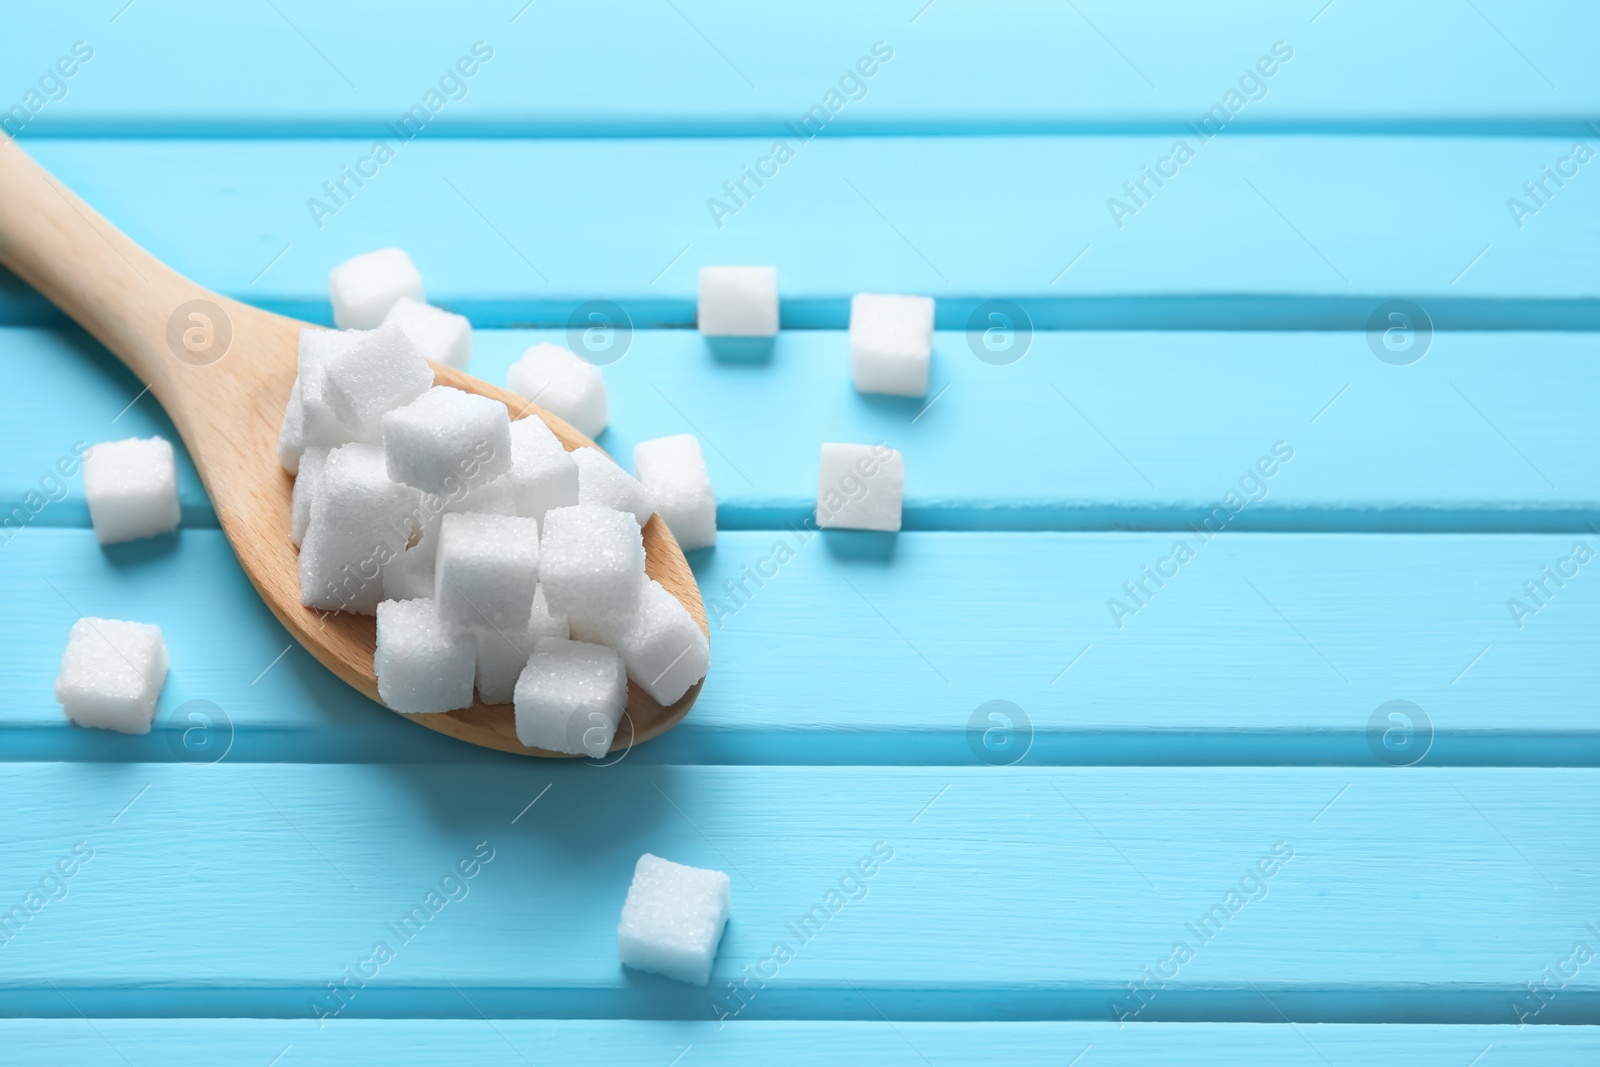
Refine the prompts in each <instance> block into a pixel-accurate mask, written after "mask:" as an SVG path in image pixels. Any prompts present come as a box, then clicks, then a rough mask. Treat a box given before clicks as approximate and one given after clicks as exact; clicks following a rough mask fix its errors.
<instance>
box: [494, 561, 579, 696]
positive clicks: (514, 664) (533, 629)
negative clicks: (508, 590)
mask: <svg viewBox="0 0 1600 1067" xmlns="http://www.w3.org/2000/svg"><path fill="white" fill-rule="evenodd" d="M473 632H474V633H476V634H477V635H478V699H479V700H482V701H483V702H484V703H485V704H509V703H511V699H512V695H513V693H514V692H515V690H516V687H517V679H518V678H519V677H521V676H522V669H523V668H524V667H526V666H527V665H528V657H529V656H531V655H533V648H534V643H535V642H536V641H538V640H539V638H541V637H559V638H561V639H562V640H563V641H564V640H566V639H567V620H566V618H565V617H563V616H559V615H551V614H550V606H549V605H548V604H546V603H545V600H544V590H543V589H539V590H536V591H535V592H534V594H533V611H532V613H531V615H530V616H529V619H528V626H527V628H526V629H524V630H518V631H516V632H514V633H513V632H512V631H510V630H496V629H491V628H489V627H486V626H479V627H474V629H473Z"/></svg>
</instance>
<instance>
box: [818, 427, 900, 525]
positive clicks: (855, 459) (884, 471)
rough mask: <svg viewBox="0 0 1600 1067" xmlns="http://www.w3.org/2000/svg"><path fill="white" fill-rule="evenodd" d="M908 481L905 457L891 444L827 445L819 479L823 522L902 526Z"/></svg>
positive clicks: (823, 452)
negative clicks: (902, 511)
mask: <svg viewBox="0 0 1600 1067" xmlns="http://www.w3.org/2000/svg"><path fill="white" fill-rule="evenodd" d="M905 481H906V467H905V460H904V459H902V458H901V456H900V453H898V452H896V451H895V450H894V449H892V448H890V447H889V446H887V445H884V444H875V445H840V444H825V445H823V446H822V467H821V474H820V476H819V478H818V480H817V525H818V526H821V527H824V528H828V527H832V528H837V529H845V530H898V529H900V502H901V499H902V498H903V497H904V495H905Z"/></svg>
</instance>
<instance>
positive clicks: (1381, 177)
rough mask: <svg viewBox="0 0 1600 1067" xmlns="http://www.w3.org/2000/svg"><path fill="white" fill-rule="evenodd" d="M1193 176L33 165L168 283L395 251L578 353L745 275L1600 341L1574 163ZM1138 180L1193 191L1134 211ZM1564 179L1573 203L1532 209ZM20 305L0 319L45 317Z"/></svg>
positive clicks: (351, 153)
mask: <svg viewBox="0 0 1600 1067" xmlns="http://www.w3.org/2000/svg"><path fill="white" fill-rule="evenodd" d="M1586 144H1587V145H1588V149H1587V151H1588V152H1590V153H1594V152H1596V151H1597V145H1600V135H1595V136H1593V137H1591V139H1590V141H1588V142H1586ZM1191 149H1192V150H1193V151H1194V158H1192V159H1190V160H1189V161H1188V162H1187V163H1185V164H1183V165H1182V166H1179V165H1178V164H1177V163H1175V162H1171V161H1169V162H1168V163H1166V164H1162V163H1161V160H1162V159H1167V158H1168V157H1169V156H1171V155H1172V152H1173V139H1172V137H1171V136H1170V135H1167V136H1163V135H1145V136H1122V137H1113V136H1083V137H1010V138H1006V137H1001V138H968V137H908V138H891V139H883V138H870V137H859V138H857V137H852V138H831V139H830V138H819V139H817V140H816V141H814V142H810V143H807V144H805V145H802V146H798V148H797V150H796V151H795V153H794V158H793V159H791V160H789V161H788V162H787V163H786V164H784V165H782V166H781V167H778V169H777V171H776V176H775V177H773V178H771V180H769V181H767V182H766V184H765V185H764V186H763V187H760V188H757V187H755V186H754V185H753V184H747V185H746V195H741V196H740V204H741V205H742V206H737V211H736V213H734V214H731V215H729V214H724V213H723V211H722V210H720V209H715V208H713V207H710V206H708V201H710V200H714V199H718V198H721V202H722V203H724V204H726V205H729V209H730V210H731V208H732V207H733V206H735V205H732V204H731V201H729V200H727V199H726V198H727V196H728V194H727V193H726V192H725V191H724V190H723V189H722V186H723V183H724V182H731V181H732V180H734V179H738V178H740V176H741V174H742V172H741V169H740V168H741V166H744V165H751V166H755V165H757V164H759V161H760V160H761V159H762V158H765V157H766V156H768V155H769V154H770V153H771V142H770V140H750V139H740V138H728V139H716V140H646V141H633V140H626V141H617V140H582V141H573V140H555V141H528V140H459V141H457V140H451V141H444V142H440V141H426V140H422V139H419V140H418V141H417V142H414V143H409V144H407V145H405V146H403V147H401V148H400V149H399V151H396V152H395V153H394V156H393V158H392V159H390V160H389V161H388V162H387V163H385V164H382V165H379V164H377V163H376V162H369V163H367V164H363V166H365V167H366V168H367V169H368V170H369V171H374V176H373V177H372V178H371V179H370V180H368V181H366V182H365V184H364V185H363V186H361V187H360V188H357V187H355V186H354V185H353V184H348V183H347V192H348V195H347V196H340V202H341V203H342V204H343V206H342V207H339V208H338V210H337V213H335V214H333V215H331V216H330V215H326V214H324V213H323V212H322V211H321V210H320V209H317V208H315V206H314V205H310V204H308V201H311V200H314V199H319V198H326V197H327V195H328V194H327V193H326V192H324V191H323V190H322V185H323V183H324V182H325V181H332V180H333V179H335V178H339V177H340V174H341V171H340V168H341V166H345V165H349V166H355V165H357V164H358V163H359V161H360V159H362V158H366V157H368V156H370V155H371V154H372V147H371V145H370V143H367V142H362V141H347V140H311V141H307V140H293V141H242V142H234V141H217V140H204V139H202V140H185V141H152V140H132V141H113V142H101V141H94V140H60V141H57V140H42V141H38V142H30V151H31V152H32V153H33V154H34V155H35V156H36V157H37V158H38V159H39V161H40V162H41V163H43V164H44V165H45V166H46V167H48V168H49V169H50V170H51V171H52V172H53V173H55V174H56V175H58V176H59V177H60V178H61V180H62V181H63V182H65V183H67V184H68V185H69V186H70V187H72V188H73V189H75V190H76V191H77V192H78V193H79V194H80V195H81V196H83V198H84V199H85V200H86V201H88V202H89V203H91V204H94V205H95V206H96V207H97V208H98V209H99V210H100V211H101V213H102V214H104V215H105V216H106V217H107V218H108V219H110V220H111V221H112V222H113V223H114V224H116V225H117V226H119V227H121V228H122V229H123V230H124V231H126V232H127V233H128V234H129V235H130V236H131V237H133V238H134V239H135V240H136V241H138V242H140V243H141V244H143V245H144V246H145V247H146V248H148V249H150V250H151V251H152V252H153V253H154V254H155V255H156V256H157V257H158V258H160V259H163V260H164V261H166V262H167V263H169V264H171V265H172V266H174V267H175V268H176V269H178V270H179V271H181V272H183V273H185V274H188V275H189V276H190V277H192V278H194V279H195V280H197V281H199V282H200V283H201V284H203V285H206V286H208V287H210V288H212V289H216V290H218V291H220V292H223V293H225V294H226V295H229V296H233V297H235V298H238V299H241V300H244V301H245V302H247V303H255V304H260V305H263V306H266V307H268V308H269V309H271V310H276V311H284V312H287V313H289V314H293V315H295V316H297V317H300V318H309V319H312V320H314V321H328V320H329V318H330V316H329V312H328V305H327V297H326V286H327V272H328V270H329V268H330V267H332V266H333V265H335V264H337V263H339V262H340V261H342V260H344V259H345V258H347V257H348V256H350V255H353V254H355V253H358V252H361V251H365V250H368V249H371V248H373V247H381V246H384V245H391V244H399V245H403V246H405V247H406V248H408V249H409V250H410V251H411V253H412V255H413V256H414V258H415V259H416V261H417V264H418V266H419V267H420V269H421V271H422V274H423V277H424V279H425V280H426V282H427V284H428V294H429V296H430V298H431V299H433V300H435V301H437V302H440V303H442V304H444V305H446V306H448V307H451V308H453V309H455V310H457V311H461V312H463V313H464V314H466V315H468V316H469V317H470V318H471V319H472V320H473V322H474V323H475V324H476V325H478V326H505V325H540V324H544V325H558V326H564V325H565V324H566V323H567V322H568V320H569V319H570V318H571V316H572V315H573V313H574V312H575V311H576V310H577V309H578V308H579V307H580V306H582V305H583V304H584V303H585V302H587V301H592V300H596V299H606V300H611V301H613V302H615V303H617V304H618V305H619V306H620V307H621V308H622V309H623V310H624V311H625V313H626V314H627V315H628V316H630V318H631V320H632V322H633V324H634V325H635V326H637V327H649V326H684V325H690V324H692V323H693V321H694V317H693V316H694V292H695V279H696V276H697V269H698V268H699V267H700V266H702V265H704V264H716V263H741V262H761V263H770V264H774V265H776V266H777V267H778V270H779V288H780V291H781V294H782V296H783V298H784V302H783V309H782V315H783V321H784V323H785V325H788V326H793V327H816V326H827V327H833V328H842V327H843V326H844V325H845V323H846V318H847V307H848V298H849V296H850V295H851V294H853V293H856V292H861V291H873V290H877V291H887V292H915V293H923V294H925V295H931V296H935V297H937V298H939V301H940V308H939V312H938V316H939V318H938V322H939V325H940V326H941V327H942V328H946V329H950V328H954V329H963V328H965V327H966V325H967V321H968V319H969V318H970V317H971V316H972V314H973V312H974V311H975V310H976V309H977V308H978V307H979V306H980V304H981V303H983V302H984V301H986V300H989V299H993V298H1007V299H1011V300H1014V301H1016V302H1017V303H1018V304H1019V305H1020V306H1021V307H1022V308H1023V309H1024V311H1025V312H1026V313H1027V314H1028V315H1029V316H1030V317H1031V319H1032V321H1033V323H1034V325H1035V326H1036V327H1039V328H1046V327H1074V328H1098V329H1119V330H1120V329H1128V328H1130V327H1134V328H1144V329H1176V328H1185V327H1188V328H1204V329H1216V328H1246V329H1261V328H1292V329H1330V328H1336V329H1358V330H1359V329H1365V328H1366V326H1367V323H1368V320H1369V319H1370V318H1371V317H1372V315H1373V313H1374V311H1375V310H1376V309H1377V308H1378V307H1379V306H1380V305H1382V304H1384V303H1385V302H1387V301H1389V300H1393V299H1406V300H1410V301H1413V302H1415V303H1417V304H1420V305H1421V306H1422V307H1423V308H1424V309H1425V311H1426V313H1427V315H1428V316H1429V317H1430V319H1431V320H1432V322H1433V323H1434V325H1435V326H1437V327H1439V328H1455V329H1472V328H1490V329H1503V328H1512V327H1515V328H1523V329H1540V330H1548V329H1562V328H1569V329H1570V328H1582V329H1593V328H1595V327H1596V326H1597V325H1600V312H1597V308H1600V302H1597V299H1596V298H1597V296H1600V272H1597V270H1596V268H1595V264H1594V257H1593V254H1592V247H1593V233H1592V221H1591V220H1592V219H1593V218H1595V217H1596V204H1597V202H1600V182H1597V181H1585V180H1583V176H1584V175H1586V174H1587V169H1588V167H1589V164H1580V163H1579V162H1578V161H1577V156H1578V155H1579V154H1582V153H1579V152H1578V151H1577V150H1576V149H1574V140H1573V138H1571V137H1559V138H1558V137H1545V138H1528V137H1492V138H1479V137H1432V138H1427V137H1402V136H1307V135H1283V136H1274V137H1230V136H1228V135H1227V134H1226V132H1224V133H1223V134H1220V135H1218V136H1216V137H1214V138H1213V139H1212V140H1210V141H1207V142H1206V143H1205V144H1204V145H1198V144H1196V145H1191ZM1562 160H1567V162H1566V163H1565V164H1563V163H1561V161H1562ZM765 166H766V168H767V169H768V170H771V169H772V167H773V166H775V164H771V163H769V164H767V165H765ZM1141 166H1152V167H1155V166H1160V167H1163V168H1165V169H1167V170H1169V171H1172V172H1173V174H1174V176H1173V177H1171V178H1170V179H1168V180H1166V181H1165V182H1164V184H1163V185H1162V186H1161V187H1159V188H1158V187H1156V186H1155V185H1154V184H1153V183H1149V182H1147V183H1146V184H1145V186H1144V189H1145V193H1144V195H1142V196H1141V195H1138V194H1134V195H1135V199H1136V201H1137V202H1135V200H1134V199H1129V196H1130V194H1128V193H1127V192H1126V191H1124V190H1123V188H1122V187H1123V184H1124V183H1125V182H1133V181H1135V180H1142V178H1141V170H1140V168H1141ZM1545 166H1549V167H1552V168H1554V167H1558V166H1560V167H1564V168H1565V171H1566V172H1569V173H1571V174H1573V175H1575V177H1573V178H1572V179H1571V180H1563V186H1562V187H1560V188H1558V187H1557V186H1556V185H1555V184H1554V183H1553V182H1552V183H1549V184H1547V185H1546V195H1545V196H1541V197H1540V200H1541V202H1542V203H1543V205H1544V206H1542V207H1538V208H1537V210H1536V212H1535V213H1533V214H1523V213H1521V212H1520V211H1513V210H1512V209H1511V208H1510V207H1509V206H1508V201H1509V200H1512V199H1514V198H1525V197H1526V196H1527V194H1526V193H1525V192H1524V191H1523V188H1522V186H1523V183H1524V182H1531V181H1534V180H1544V179H1543V174H1544V171H1543V170H1542V169H1541V168H1543V167H1545ZM374 168H375V170H374ZM1113 200H1117V201H1119V202H1121V203H1122V204H1124V205H1125V206H1126V207H1127V208H1129V209H1136V210H1135V213H1133V214H1131V215H1129V214H1125V213H1124V212H1123V209H1120V208H1116V207H1115V205H1113V204H1112V203H1110V202H1111V201H1113ZM321 202H323V203H324V204H326V203H327V201H326V200H321ZM174 205H181V210H175V209H174ZM552 205H560V207H559V209H552ZM1141 205H1142V206H1141ZM1527 207H1528V208H1529V209H1530V210H1532V209H1533V208H1534V207H1535V205H1533V204H1532V203H1528V204H1527ZM997 220H998V221H997ZM319 223H320V228H319ZM1080 257H1081V258H1080ZM7 292H8V295H7V296H6V298H5V300H4V303H3V305H0V321H7V322H17V321H42V320H44V319H46V318H48V317H49V316H47V315H46V313H45V312H44V310H43V309H42V308H41V306H40V305H39V303H38V301H37V300H36V299H28V298H25V297H23V296H21V295H19V294H18V293H17V292H16V291H15V286H14V285H12V286H11V287H10V288H9V289H8V290H7Z"/></svg>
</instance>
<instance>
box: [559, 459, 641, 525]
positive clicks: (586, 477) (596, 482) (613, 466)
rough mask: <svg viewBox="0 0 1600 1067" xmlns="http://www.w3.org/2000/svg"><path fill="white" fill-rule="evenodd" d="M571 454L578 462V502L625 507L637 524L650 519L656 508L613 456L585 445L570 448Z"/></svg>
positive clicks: (617, 507) (597, 505) (606, 506)
mask: <svg viewBox="0 0 1600 1067" xmlns="http://www.w3.org/2000/svg"><path fill="white" fill-rule="evenodd" d="M571 456H572V460H573V462H574V463H576V464H577V465H578V503H580V504H588V505H591V506H593V507H600V508H613V509H615V510H617V511H626V512H627V513H628V514H629V515H632V516H633V519H634V521H635V522H637V523H638V524H639V525H640V526H643V525H644V524H645V523H647V522H649V521H650V516H651V515H654V514H655V510H656V509H655V505H654V504H652V503H651V502H650V494H649V492H647V491H646V490H645V487H644V486H642V485H640V484H639V482H638V480H637V479H635V478H634V477H633V476H632V475H630V474H629V473H628V472H627V471H625V470H623V469H622V468H621V467H619V466H617V463H616V461H615V460H613V459H612V458H611V457H610V456H608V455H606V454H605V453H604V452H601V451H599V450H598V449H594V448H587V447H585V448H575V449H573V450H572V452H571Z"/></svg>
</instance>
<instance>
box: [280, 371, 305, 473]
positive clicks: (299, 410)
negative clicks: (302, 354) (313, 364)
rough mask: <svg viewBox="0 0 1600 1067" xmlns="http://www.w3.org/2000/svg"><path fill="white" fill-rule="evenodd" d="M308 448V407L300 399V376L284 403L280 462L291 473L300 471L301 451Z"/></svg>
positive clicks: (290, 388)
mask: <svg viewBox="0 0 1600 1067" xmlns="http://www.w3.org/2000/svg"><path fill="white" fill-rule="evenodd" d="M305 450H306V409H305V405H304V404H302V403H301V401H300V377H299V375H296V376H295V379H294V384H293V385H291V386H290V387H289V399H288V401H287V402H286V403H285V404H284V405H283V422H282V423H281V424H280V425H279V426H278V462H279V463H281V464H283V469H284V470H286V471H288V472H289V473H290V474H299V473H300V453H302V452H304V451H305Z"/></svg>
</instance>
